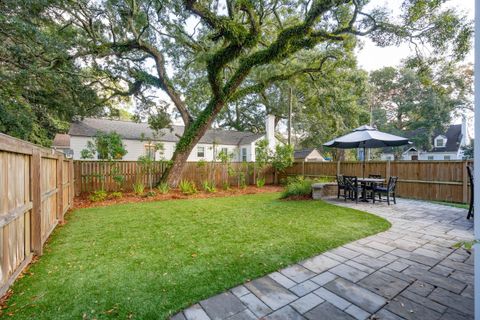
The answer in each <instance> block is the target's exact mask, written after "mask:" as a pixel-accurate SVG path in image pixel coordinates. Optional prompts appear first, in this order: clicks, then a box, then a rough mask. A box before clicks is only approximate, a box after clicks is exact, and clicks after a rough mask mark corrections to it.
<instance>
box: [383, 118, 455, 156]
mask: <svg viewBox="0 0 480 320" xmlns="http://www.w3.org/2000/svg"><path fill="white" fill-rule="evenodd" d="M424 132H425V129H423V128H419V129H416V130H412V131H407V132H405V133H404V134H403V135H404V136H405V137H407V138H412V137H414V136H416V135H418V134H422V133H424ZM438 136H444V137H445V138H447V144H446V145H445V147H441V148H436V147H435V141H434V139H435V138H436V137H438ZM461 141H462V125H461V124H452V125H450V126H449V127H448V129H447V131H445V132H443V131H440V130H437V131H435V132H434V133H433V135H432V137H431V138H430V142H431V144H432V146H433V148H432V149H431V150H428V152H457V151H458V149H459V148H460V143H461ZM410 148H412V146H406V147H404V149H403V151H406V150H408V149H410ZM415 149H417V150H421V148H417V147H415ZM422 151H425V150H422ZM392 152H393V149H392V148H391V147H389V148H383V153H392Z"/></svg>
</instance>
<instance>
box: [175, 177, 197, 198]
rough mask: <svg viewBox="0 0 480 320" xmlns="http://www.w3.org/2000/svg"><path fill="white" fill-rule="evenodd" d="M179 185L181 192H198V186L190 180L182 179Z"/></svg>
mask: <svg viewBox="0 0 480 320" xmlns="http://www.w3.org/2000/svg"><path fill="white" fill-rule="evenodd" d="M178 187H179V188H180V192H182V193H183V194H186V195H188V194H194V193H197V187H196V186H195V183H193V182H191V181H188V180H182V181H180V184H179V185H178Z"/></svg>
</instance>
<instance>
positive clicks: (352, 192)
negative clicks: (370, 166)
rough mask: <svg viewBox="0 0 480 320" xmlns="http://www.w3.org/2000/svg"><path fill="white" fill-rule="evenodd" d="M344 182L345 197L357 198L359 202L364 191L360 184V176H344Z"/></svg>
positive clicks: (356, 200)
mask: <svg viewBox="0 0 480 320" xmlns="http://www.w3.org/2000/svg"><path fill="white" fill-rule="evenodd" d="M343 182H344V184H345V193H344V196H343V197H344V199H345V201H347V198H348V199H351V200H355V202H356V203H358V198H359V195H360V194H361V193H362V187H361V186H359V185H358V178H357V177H354V176H343Z"/></svg>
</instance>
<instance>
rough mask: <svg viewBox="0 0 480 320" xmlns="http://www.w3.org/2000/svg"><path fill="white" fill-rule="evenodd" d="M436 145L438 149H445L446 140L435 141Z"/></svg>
mask: <svg viewBox="0 0 480 320" xmlns="http://www.w3.org/2000/svg"><path fill="white" fill-rule="evenodd" d="M435 144H436V146H437V147H438V148H441V147H444V146H445V140H444V139H443V138H438V139H437V140H436V141H435Z"/></svg>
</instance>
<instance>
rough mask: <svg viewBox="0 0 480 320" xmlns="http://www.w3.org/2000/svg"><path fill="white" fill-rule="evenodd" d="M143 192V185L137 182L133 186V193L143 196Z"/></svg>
mask: <svg viewBox="0 0 480 320" xmlns="http://www.w3.org/2000/svg"><path fill="white" fill-rule="evenodd" d="M144 191H145V185H144V184H143V183H140V182H137V183H134V184H133V192H135V193H136V194H138V195H139V196H141V195H143V192H144Z"/></svg>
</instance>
